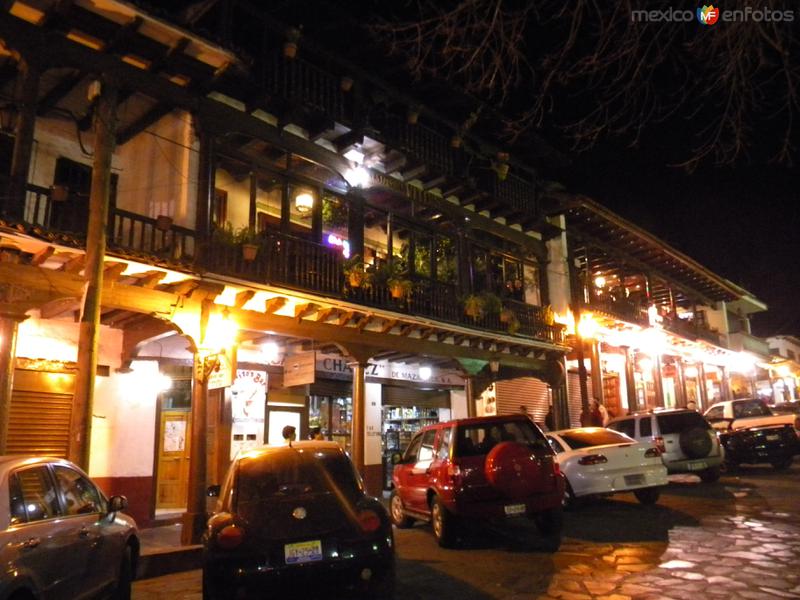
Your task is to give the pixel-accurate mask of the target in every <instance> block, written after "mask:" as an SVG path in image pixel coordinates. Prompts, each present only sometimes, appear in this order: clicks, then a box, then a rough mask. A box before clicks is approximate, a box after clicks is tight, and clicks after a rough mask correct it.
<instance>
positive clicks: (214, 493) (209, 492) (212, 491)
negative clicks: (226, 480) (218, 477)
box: [206, 485, 220, 498]
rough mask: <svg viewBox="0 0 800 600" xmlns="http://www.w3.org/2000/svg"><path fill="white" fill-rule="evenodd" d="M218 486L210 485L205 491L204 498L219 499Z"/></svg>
mask: <svg viewBox="0 0 800 600" xmlns="http://www.w3.org/2000/svg"><path fill="white" fill-rule="evenodd" d="M219 492H220V486H219V485H210V486H208V489H206V496H208V497H209V498H219Z"/></svg>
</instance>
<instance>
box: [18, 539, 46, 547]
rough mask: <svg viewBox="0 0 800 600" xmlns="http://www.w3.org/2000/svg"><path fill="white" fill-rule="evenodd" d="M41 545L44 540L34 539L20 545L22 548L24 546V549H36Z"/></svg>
mask: <svg viewBox="0 0 800 600" xmlns="http://www.w3.org/2000/svg"><path fill="white" fill-rule="evenodd" d="M41 543H42V540H41V539H40V538H37V537H32V538H30V539H28V540H25V541H24V542H22V543H21V544H20V546H22V547H23V548H36V546H38V545H39V544H41Z"/></svg>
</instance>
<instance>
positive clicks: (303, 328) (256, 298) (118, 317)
mask: <svg viewBox="0 0 800 600" xmlns="http://www.w3.org/2000/svg"><path fill="white" fill-rule="evenodd" d="M3 237H4V239H10V240H12V241H13V242H14V243H15V244H16V245H17V246H18V247H19V248H20V250H21V252H22V256H24V259H23V261H22V263H21V264H14V263H9V262H0V294H1V295H0V298H2V300H3V305H4V313H7V314H17V315H23V314H25V313H26V312H27V311H28V310H31V309H38V310H40V311H41V314H42V316H44V317H45V318H75V316H76V315H77V311H79V309H80V298H81V297H82V295H83V290H84V280H83V277H82V276H81V271H82V270H83V267H84V253H83V252H82V251H80V250H76V249H74V248H68V247H56V246H53V245H48V244H46V243H44V242H42V241H41V240H38V239H34V238H32V237H29V236H24V235H15V234H14V233H13V231H8V230H6V231H4V232H3ZM105 264H106V268H105V275H104V286H103V294H102V314H101V321H102V323H103V324H105V325H107V326H110V327H115V328H119V329H122V330H123V331H124V332H125V338H124V344H125V347H126V351H127V352H133V351H134V350H135V348H136V346H138V345H139V344H141V343H143V342H145V341H146V340H148V339H152V338H156V337H158V336H162V335H166V334H173V333H175V332H176V331H178V332H180V331H179V327H178V324H179V323H180V319H179V318H176V314H179V313H181V312H192V311H199V310H200V308H199V303H201V302H203V301H204V300H211V301H213V302H214V307H215V308H214V310H217V311H220V312H224V314H226V315H227V317H228V318H229V319H231V321H232V322H235V323H236V325H237V327H238V329H239V339H240V341H242V342H251V341H254V340H259V339H262V338H266V337H268V336H271V335H278V336H281V337H285V338H294V339H296V340H297V341H298V342H299V343H302V342H304V341H306V342H308V343H310V344H312V345H313V346H314V347H316V348H330V349H338V350H339V351H341V352H342V353H347V348H354V347H358V348H362V349H365V350H366V351H367V352H368V354H369V356H370V357H374V358H378V359H380V358H387V359H391V360H395V361H407V362H421V361H423V360H424V361H425V362H426V364H438V365H451V366H455V365H457V363H458V361H459V360H473V361H485V362H487V363H488V362H490V361H497V362H499V363H500V364H501V365H503V366H506V367H514V368H519V369H526V370H528V371H530V372H531V373H546V372H548V366H549V365H548V363H549V361H550V360H551V359H553V358H555V359H558V357H560V356H563V354H564V353H565V352H567V351H568V350H569V348H568V347H567V346H565V345H562V344H551V343H547V342H542V341H540V340H534V339H532V338H531V339H527V338H522V337H520V336H513V337H512V336H507V335H502V334H495V333H491V332H480V331H476V330H472V329H470V328H466V327H460V326H457V325H451V324H447V323H440V322H436V321H431V320H427V319H422V318H418V317H414V316H410V315H401V314H397V313H393V312H389V311H380V310H373V309H367V308H365V307H363V306H360V305H354V304H350V303H347V302H343V301H340V300H337V299H327V298H320V297H318V296H310V295H304V294H301V293H298V292H296V291H292V290H285V289H280V288H276V287H268V286H263V287H262V288H256V287H254V286H253V284H251V283H249V282H240V281H236V280H233V279H224V280H223V279H219V278H216V279H209V278H204V279H202V280H201V279H198V278H197V277H195V276H193V275H190V274H188V273H179V272H175V271H172V270H169V269H163V268H156V267H154V266H152V265H146V264H141V263H137V262H135V261H126V260H123V259H120V258H115V257H107V258H106V263H105ZM128 358H130V356H129V357H128Z"/></svg>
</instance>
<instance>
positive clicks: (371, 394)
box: [364, 383, 383, 465]
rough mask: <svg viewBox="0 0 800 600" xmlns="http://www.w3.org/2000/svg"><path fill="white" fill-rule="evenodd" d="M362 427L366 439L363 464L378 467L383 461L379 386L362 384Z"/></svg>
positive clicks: (376, 384)
mask: <svg viewBox="0 0 800 600" xmlns="http://www.w3.org/2000/svg"><path fill="white" fill-rule="evenodd" d="M364 403H365V405H366V406H365V407H364V425H365V427H366V437H365V439H364V464H365V465H379V464H381V463H382V460H383V451H382V449H381V432H382V429H381V423H382V420H383V417H382V413H381V408H382V403H381V384H379V383H366V384H364Z"/></svg>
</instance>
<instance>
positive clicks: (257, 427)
mask: <svg viewBox="0 0 800 600" xmlns="http://www.w3.org/2000/svg"><path fill="white" fill-rule="evenodd" d="M268 381H269V380H268V375H267V372H266V371H256V370H251V369H237V371H236V380H235V381H234V382H233V384H232V385H231V417H232V419H231V420H232V425H231V459H233V458H234V457H235V456H236V454H237V453H238V452H241V451H243V450H249V449H250V448H257V447H258V446H260V445H262V444H263V443H264V415H265V410H266V408H265V407H266V404H267V388H268V385H267V384H268Z"/></svg>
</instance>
